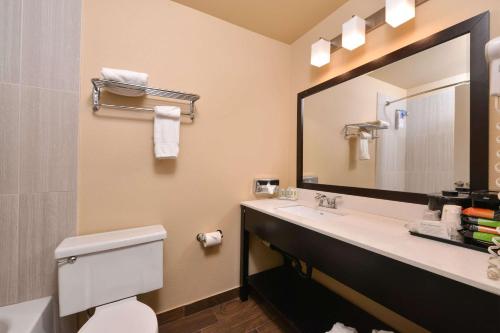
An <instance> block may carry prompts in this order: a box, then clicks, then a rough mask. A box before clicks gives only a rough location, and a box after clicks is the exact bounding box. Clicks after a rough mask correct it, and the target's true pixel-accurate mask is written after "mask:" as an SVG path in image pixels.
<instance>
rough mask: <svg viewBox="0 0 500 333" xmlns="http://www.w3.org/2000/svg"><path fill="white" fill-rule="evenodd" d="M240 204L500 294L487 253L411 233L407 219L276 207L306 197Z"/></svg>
mask: <svg viewBox="0 0 500 333" xmlns="http://www.w3.org/2000/svg"><path fill="white" fill-rule="evenodd" d="M241 205H243V206H245V207H248V208H251V209H254V210H257V211H259V212H262V213H266V214H269V215H271V216H274V217H277V218H279V219H282V220H285V221H288V222H290V223H294V224H296V225H299V226H301V227H304V228H307V229H310V230H313V231H316V232H318V233H321V234H324V235H326V236H329V237H332V238H335V239H338V240H341V241H343V242H346V243H349V244H352V245H355V246H358V247H361V248H363V249H366V250H369V251H372V252H375V253H378V254H380V255H383V256H386V257H389V258H392V259H394V260H398V261H400V262H403V263H406V264H409V265H412V266H415V267H418V268H421V269H424V270H427V271H430V272H432V273H435V274H439V275H441V276H444V277H446V278H450V279H453V280H456V281H459V282H462V283H464V284H467V285H470V286H473V287H476V288H479V289H482V290H485V291H487V292H490V293H493V294H496V295H500V280H497V281H495V280H490V279H488V277H487V276H486V270H487V268H488V258H489V254H487V253H481V252H479V251H475V250H470V249H466V248H462V247H458V246H453V245H449V244H445V243H440V242H436V241H432V240H428V239H424V238H420V237H415V236H412V235H410V234H409V233H408V230H407V229H406V227H405V224H406V223H407V221H403V220H399V219H394V218H388V217H384V216H379V215H372V214H367V213H362V212H359V211H354V210H347V209H339V210H338V211H339V212H340V213H342V214H345V215H343V216H337V217H335V218H334V219H332V220H331V221H312V220H309V219H306V218H302V217H300V216H297V215H294V214H290V213H287V212H283V211H281V210H277V208H282V207H288V206H297V205H303V206H309V207H314V206H313V205H312V204H311V203H310V202H308V201H286V200H278V199H264V200H252V201H244V202H242V203H241ZM325 210H326V211H328V209H325Z"/></svg>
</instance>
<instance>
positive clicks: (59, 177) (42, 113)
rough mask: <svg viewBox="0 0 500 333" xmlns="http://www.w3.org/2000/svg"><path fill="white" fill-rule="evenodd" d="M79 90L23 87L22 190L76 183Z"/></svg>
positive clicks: (70, 186)
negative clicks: (68, 91) (63, 90)
mask: <svg viewBox="0 0 500 333" xmlns="http://www.w3.org/2000/svg"><path fill="white" fill-rule="evenodd" d="M77 131H78V94H74V93H65V92H58V91H52V90H45V89H39V88H31V87H22V88H21V171H20V177H21V180H20V182H21V193H31V192H52V191H71V190H74V189H75V187H76V168H77V165H76V163H77Z"/></svg>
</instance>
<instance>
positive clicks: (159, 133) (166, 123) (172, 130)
mask: <svg viewBox="0 0 500 333" xmlns="http://www.w3.org/2000/svg"><path fill="white" fill-rule="evenodd" d="M180 124H181V109H180V108H179V107H178V106H156V107H155V119H154V145H155V156H156V158H157V159H167V158H170V159H174V158H177V155H178V154H179V129H180Z"/></svg>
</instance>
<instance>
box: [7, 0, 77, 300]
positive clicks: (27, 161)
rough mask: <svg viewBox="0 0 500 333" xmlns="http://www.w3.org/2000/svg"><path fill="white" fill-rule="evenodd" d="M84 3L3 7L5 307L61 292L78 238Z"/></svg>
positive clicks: (52, 0)
mask: <svg viewBox="0 0 500 333" xmlns="http://www.w3.org/2000/svg"><path fill="white" fill-rule="evenodd" d="M80 15H81V0H43V1H40V0H2V1H0V306H2V305H6V304H11V303H17V302H21V301H25V300H29V299H34V298H38V297H42V296H47V295H52V294H54V293H55V291H56V286H57V285H56V265H55V261H54V249H55V247H56V246H57V244H58V243H59V242H60V241H61V240H62V239H63V238H65V237H67V236H69V235H74V234H75V233H76V171H77V170H76V168H77V137H78V100H79V71H80Z"/></svg>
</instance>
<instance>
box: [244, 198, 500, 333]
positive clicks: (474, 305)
mask: <svg viewBox="0 0 500 333" xmlns="http://www.w3.org/2000/svg"><path fill="white" fill-rule="evenodd" d="M241 222H242V228H241V230H242V232H241V238H242V239H241V283H242V287H241V291H240V298H241V299H242V300H245V299H246V298H247V296H248V291H249V287H252V289H254V290H255V291H256V292H257V293H259V294H260V295H261V296H262V297H263V298H264V299H266V300H267V301H268V302H270V303H271V304H272V305H273V307H275V308H276V309H277V310H278V311H279V312H280V313H281V314H283V315H284V316H285V317H287V318H286V319H287V320H288V321H290V322H291V323H293V324H294V325H295V326H296V327H297V328H298V329H299V331H301V332H307V333H311V332H325V331H326V330H325V327H326V328H327V329H329V328H331V326H332V325H333V324H334V323H335V322H337V321H340V322H343V323H345V324H351V322H349V320H353V319H352V317H356V318H359V319H358V320H359V323H358V322H352V325H353V326H355V327H357V328H358V329H362V328H363V330H364V327H365V322H366V325H371V326H373V324H377V323H376V322H371V321H372V320H374V318H373V317H371V316H370V315H368V314H367V313H365V312H363V311H362V310H360V309H358V308H357V307H355V306H354V305H352V304H350V303H349V302H347V301H345V300H343V299H341V300H339V298H340V296H337V295H335V294H334V293H333V292H331V291H329V290H328V289H326V288H324V287H322V286H318V284H317V283H316V282H312V281H310V280H307V279H303V278H300V277H298V276H297V275H294V274H293V273H291V272H290V270H287V269H286V268H283V267H282V268H277V269H274V270H270V271H266V272H262V273H259V274H255V275H252V276H249V275H248V251H249V236H250V235H249V234H250V233H253V234H255V235H256V236H258V237H259V238H261V239H263V240H265V241H268V242H270V243H271V244H273V245H274V246H276V247H277V248H279V249H281V250H283V251H285V252H287V253H289V254H291V255H293V256H295V257H297V258H299V259H301V260H303V261H304V262H306V263H308V264H310V265H312V266H313V267H315V268H317V269H318V270H320V271H322V272H324V273H325V274H328V275H329V276H331V277H332V278H334V279H336V280H337V281H339V282H341V283H343V284H345V285H347V286H349V287H351V288H352V289H354V290H356V291H358V292H360V293H362V294H363V295H365V296H367V297H369V298H370V299H372V300H374V301H376V302H378V303H379V304H382V305H383V306H385V307H387V308H389V309H391V310H393V311H395V312H397V313H399V314H400V315H402V316H404V317H406V318H408V319H409V320H412V321H413V322H415V323H417V324H419V325H421V326H422V327H424V328H426V329H428V330H430V331H432V332H498V329H499V328H500V316H499V314H500V297H499V296H497V295H495V294H493V293H489V292H486V291H483V290H481V289H478V288H475V287H472V286H469V285H466V284H463V283H460V282H457V281H455V280H453V279H449V278H446V277H443V276H441V275H437V274H434V273H431V272H429V271H426V270H424V269H420V268H418V267H415V266H412V265H410V264H406V263H403V262H400V261H397V260H394V259H391V258H389V257H386V256H384V255H380V254H377V253H375V252H371V251H368V250H365V249H363V248H360V247H358V246H355V245H352V244H349V243H346V242H344V241H341V240H338V239H335V238H333V237H328V236H326V235H323V234H321V233H318V232H315V231H312V230H309V229H307V228H304V227H301V226H299V225H296V224H293V223H290V222H288V221H284V220H281V219H278V218H275V217H273V216H271V215H268V214H265V213H261V212H259V211H256V210H254V209H250V208H248V207H244V206H242V207H241ZM299 285H300V287H298V286H299ZM302 288H304V289H302ZM303 290H313V291H311V294H312V295H315V294H317V295H319V294H321V295H325V297H324V300H323V298H320V299H321V301H316V299H317V297H322V296H314V297H310V298H308V297H307V294H308V293H307V292H303ZM319 290H322V291H319ZM327 291H328V293H327ZM327 295H331V296H327ZM330 302H331V303H330ZM328 312H331V313H330V314H329V313H328ZM354 314H357V315H354ZM307 315H317V317H315V318H308V317H307ZM316 320H317V321H318V322H317V323H316ZM375 320H376V319H375ZM371 328H378V329H380V328H383V327H377V326H373V327H371ZM363 330H358V332H364V331H366V330H364V331H363ZM368 332H369V331H368Z"/></svg>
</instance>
